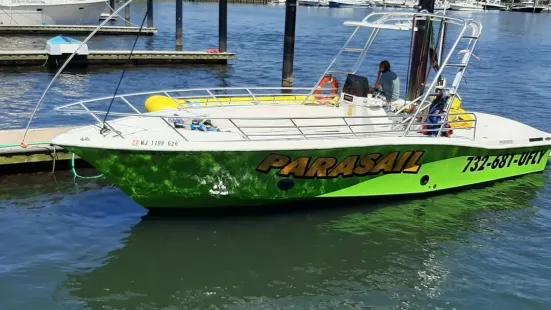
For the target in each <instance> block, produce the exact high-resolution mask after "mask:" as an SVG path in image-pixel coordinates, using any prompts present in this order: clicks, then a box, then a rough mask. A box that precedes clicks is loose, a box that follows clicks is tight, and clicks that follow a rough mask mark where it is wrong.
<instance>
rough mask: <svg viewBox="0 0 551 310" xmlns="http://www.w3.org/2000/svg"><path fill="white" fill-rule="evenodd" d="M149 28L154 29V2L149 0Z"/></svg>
mask: <svg viewBox="0 0 551 310" xmlns="http://www.w3.org/2000/svg"><path fill="white" fill-rule="evenodd" d="M147 27H148V28H153V0H147Z"/></svg>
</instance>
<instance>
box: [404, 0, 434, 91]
mask: <svg viewBox="0 0 551 310" xmlns="http://www.w3.org/2000/svg"><path fill="white" fill-rule="evenodd" d="M423 10H426V11H428V12H429V13H434V0H419V5H418V8H417V11H418V12H421V11H423ZM414 22H415V27H416V28H417V29H418V31H416V32H415V34H414V38H413V46H412V51H411V64H410V68H409V76H408V85H407V100H410V101H411V100H415V98H417V97H419V96H420V95H421V94H422V93H423V89H424V87H425V86H424V85H423V84H424V83H425V80H426V76H427V64H428V57H429V47H430V40H427V39H426V38H427V33H428V31H431V29H430V28H431V27H432V24H431V21H430V20H426V19H417V20H415V21H414Z"/></svg>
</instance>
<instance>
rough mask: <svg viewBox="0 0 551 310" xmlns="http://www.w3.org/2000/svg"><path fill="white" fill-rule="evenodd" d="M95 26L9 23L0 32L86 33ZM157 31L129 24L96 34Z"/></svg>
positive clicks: (105, 28) (151, 33) (109, 27)
mask: <svg viewBox="0 0 551 310" xmlns="http://www.w3.org/2000/svg"><path fill="white" fill-rule="evenodd" d="M96 27H97V26H93V25H92V26H80V25H75V26H72V25H38V26H23V25H9V26H7V25H6V26H0V34H25V35H29V34H33V35H52V34H53V35H60V34H63V35H87V34H89V33H91V32H92V31H94V29H96ZM157 32H158V29H157V28H149V27H143V28H142V29H141V30H140V27H129V26H103V27H102V28H100V30H98V32H97V33H96V35H136V34H138V33H139V34H140V35H154V34H156V33H157Z"/></svg>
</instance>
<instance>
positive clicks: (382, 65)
mask: <svg viewBox="0 0 551 310" xmlns="http://www.w3.org/2000/svg"><path fill="white" fill-rule="evenodd" d="M379 71H381V72H387V71H390V62H388V61H386V60H383V61H381V63H379Z"/></svg>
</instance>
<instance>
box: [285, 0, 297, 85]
mask: <svg viewBox="0 0 551 310" xmlns="http://www.w3.org/2000/svg"><path fill="white" fill-rule="evenodd" d="M296 20H297V0H287V1H286V4H285V37H284V40H283V70H282V77H281V80H282V81H281V86H282V87H292V86H293V61H294V58H295V28H296Z"/></svg>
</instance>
